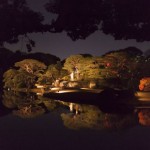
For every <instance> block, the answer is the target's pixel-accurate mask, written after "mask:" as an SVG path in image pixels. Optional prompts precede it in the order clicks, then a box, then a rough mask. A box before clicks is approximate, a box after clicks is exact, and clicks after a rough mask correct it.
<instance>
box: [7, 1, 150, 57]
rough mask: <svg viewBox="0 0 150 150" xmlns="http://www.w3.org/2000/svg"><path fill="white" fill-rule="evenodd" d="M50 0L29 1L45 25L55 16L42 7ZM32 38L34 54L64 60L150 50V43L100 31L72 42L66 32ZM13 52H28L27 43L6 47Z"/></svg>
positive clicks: (37, 34)
mask: <svg viewBox="0 0 150 150" xmlns="http://www.w3.org/2000/svg"><path fill="white" fill-rule="evenodd" d="M47 1H48V0H42V1H41V0H27V2H28V4H29V6H30V7H31V8H32V9H34V10H35V11H40V12H42V14H43V15H44V17H45V23H48V22H49V21H50V20H51V19H52V18H53V17H54V15H51V14H50V13H47V12H46V10H45V9H44V7H42V6H43V5H44V4H45V3H46V2H47ZM30 37H31V38H32V39H33V40H34V41H35V42H36V47H35V48H33V52H43V53H50V54H53V55H55V56H58V57H60V58H61V59H64V58H66V57H68V56H70V55H72V54H85V53H88V54H92V55H93V56H101V55H102V54H104V53H106V52H108V51H110V50H117V49H122V48H126V47H129V46H135V47H137V48H139V49H141V50H142V51H146V50H149V49H150V42H141V43H138V42H136V41H135V40H126V41H125V40H115V39H114V38H113V37H112V36H110V35H105V34H103V33H101V32H100V31H98V32H95V33H94V34H92V35H90V36H89V37H88V38H87V39H86V40H77V41H72V40H71V39H70V38H69V37H68V36H67V35H66V33H65V32H63V33H58V34H56V33H43V34H41V33H36V34H35V33H34V34H30ZM6 47H7V48H9V49H11V50H19V49H20V50H21V51H27V50H26V47H25V42H23V43H22V44H21V42H20V43H18V44H13V45H8V44H7V45H6Z"/></svg>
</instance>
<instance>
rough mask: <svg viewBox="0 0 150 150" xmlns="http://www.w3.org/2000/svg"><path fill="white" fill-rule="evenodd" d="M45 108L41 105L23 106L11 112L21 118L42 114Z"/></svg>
mask: <svg viewBox="0 0 150 150" xmlns="http://www.w3.org/2000/svg"><path fill="white" fill-rule="evenodd" d="M44 112H45V110H44V109H43V108H42V107H41V106H32V105H29V106H24V107H21V108H20V109H19V110H14V111H13V114H14V115H17V116H19V117H21V118H33V117H37V116H39V115H42V114H44Z"/></svg>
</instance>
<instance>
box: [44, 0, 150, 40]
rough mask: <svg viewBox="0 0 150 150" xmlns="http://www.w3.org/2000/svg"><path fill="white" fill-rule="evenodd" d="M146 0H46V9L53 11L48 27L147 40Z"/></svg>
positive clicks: (149, 13)
mask: <svg viewBox="0 0 150 150" xmlns="http://www.w3.org/2000/svg"><path fill="white" fill-rule="evenodd" d="M149 6H150V1H149V0H49V2H48V3H47V4H46V5H45V7H46V9H47V11H49V12H51V13H54V14H57V15H58V16H57V18H56V20H54V21H53V23H52V26H51V31H53V32H62V31H66V32H67V34H68V35H69V36H70V37H71V38H72V39H73V40H77V39H85V38H86V37H87V36H89V35H90V34H92V33H93V32H95V31H97V30H101V31H103V33H105V34H110V35H112V36H114V38H115V39H125V40H126V39H136V40H137V41H140V42H142V41H149V40H150V36H149V35H150V9H149Z"/></svg>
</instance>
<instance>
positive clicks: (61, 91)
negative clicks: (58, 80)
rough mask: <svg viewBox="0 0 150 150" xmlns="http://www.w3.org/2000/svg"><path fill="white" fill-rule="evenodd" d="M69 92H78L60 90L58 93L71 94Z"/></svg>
mask: <svg viewBox="0 0 150 150" xmlns="http://www.w3.org/2000/svg"><path fill="white" fill-rule="evenodd" d="M69 92H77V90H60V91H57V93H69Z"/></svg>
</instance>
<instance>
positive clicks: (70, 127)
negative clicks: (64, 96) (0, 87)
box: [0, 91, 150, 150]
mask: <svg viewBox="0 0 150 150" xmlns="http://www.w3.org/2000/svg"><path fill="white" fill-rule="evenodd" d="M102 110H104V109H103V108H101V107H98V106H95V105H86V104H77V103H72V102H64V101H60V100H59V101H58V100H57V101H56V100H52V99H48V98H46V97H43V96H37V95H35V94H25V93H13V92H10V91H9V92H8V91H5V92H4V93H3V94H2V96H1V103H0V150H13V149H14V150H49V149H52V150H58V149H66V150H67V149H71V150H74V149H76V150H77V149H79V150H80V149H85V150H99V149H102V150H112V149H114V150H120V149H121V150H141V149H149V147H150V142H149V139H150V127H149V125H150V110H149V109H148V108H147V109H137V108H135V109H133V111H131V110H130V111H127V112H122V111H121V112H120V113H119V112H118V111H116V112H115V111H112V112H111V111H110V112H107V111H102Z"/></svg>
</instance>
